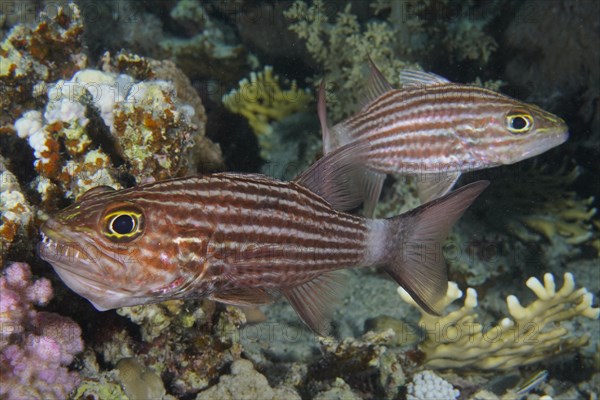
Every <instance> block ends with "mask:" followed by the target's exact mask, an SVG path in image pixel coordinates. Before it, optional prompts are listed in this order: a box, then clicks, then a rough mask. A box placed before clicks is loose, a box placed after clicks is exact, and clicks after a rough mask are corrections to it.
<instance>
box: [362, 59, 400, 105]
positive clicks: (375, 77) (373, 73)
mask: <svg viewBox="0 0 600 400" xmlns="http://www.w3.org/2000/svg"><path fill="white" fill-rule="evenodd" d="M369 70H370V74H369V79H368V80H367V92H366V93H365V98H364V99H363V102H362V104H361V108H364V107H366V106H367V105H368V104H370V103H372V102H373V101H374V100H375V99H377V98H378V97H380V96H381V95H383V94H384V93H387V92H389V91H390V90H394V88H393V87H392V85H390V83H389V82H388V81H387V79H385V76H383V74H382V73H381V71H380V70H379V68H377V65H375V63H374V62H373V60H372V59H371V57H370V56H369Z"/></svg>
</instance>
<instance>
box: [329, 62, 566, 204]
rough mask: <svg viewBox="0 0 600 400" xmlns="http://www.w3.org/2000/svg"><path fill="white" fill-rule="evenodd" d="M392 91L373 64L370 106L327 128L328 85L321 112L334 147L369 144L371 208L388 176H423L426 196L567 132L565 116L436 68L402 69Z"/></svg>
mask: <svg viewBox="0 0 600 400" xmlns="http://www.w3.org/2000/svg"><path fill="white" fill-rule="evenodd" d="M400 81H401V84H402V87H401V89H394V88H392V87H391V85H390V84H389V83H388V82H387V81H386V80H385V78H384V77H383V75H382V74H381V73H380V72H379V70H378V69H377V67H376V66H375V65H374V64H373V63H372V62H371V77H370V81H369V85H368V87H369V90H368V93H367V94H366V96H365V97H366V105H365V106H364V107H363V108H362V109H361V110H360V111H358V112H357V113H356V114H354V115H352V116H351V117H349V118H347V119H346V120H344V121H342V122H340V123H338V124H336V125H334V126H333V127H331V128H328V126H327V117H326V111H325V98H324V96H325V95H324V89H323V86H322V88H321V93H320V99H319V116H320V119H321V125H322V129H323V147H324V150H325V153H328V152H330V151H332V150H334V149H336V148H338V147H340V146H343V145H345V144H348V143H351V142H353V141H355V140H368V141H369V142H370V143H371V149H370V153H369V155H368V157H367V158H366V162H365V164H364V166H365V167H366V169H367V174H366V176H365V177H364V179H363V180H364V182H363V183H362V184H363V186H364V187H365V189H364V190H365V192H366V193H365V198H366V199H367V203H368V204H367V206H366V208H367V209H368V210H371V211H372V209H373V207H374V205H375V203H376V201H377V199H378V197H379V194H380V191H381V185H382V183H383V180H384V178H385V175H386V174H401V175H408V176H415V177H417V178H418V185H419V190H420V193H419V195H420V197H421V199H422V200H423V201H428V200H431V199H433V198H436V197H439V196H441V195H443V194H445V193H447V192H448V190H450V188H451V187H452V186H453V185H454V183H455V182H456V180H457V179H458V177H459V176H460V174H461V173H462V172H466V171H473V170H479V169H484V168H490V167H495V166H498V165H506V164H513V163H515V162H518V161H521V160H524V159H526V158H530V157H533V156H536V155H538V154H540V153H543V152H545V151H547V150H548V149H551V148H553V147H555V146H557V145H559V144H561V143H563V142H564V141H565V140H567V138H568V128H567V126H566V124H565V122H564V121H563V120H562V119H561V118H559V117H557V116H556V115H553V114H551V113H549V112H547V111H544V110H542V109H541V108H539V107H537V106H535V105H532V104H527V103H524V102H521V101H519V100H515V99H512V98H510V97H508V96H505V95H502V94H500V93H497V92H494V91H492V90H488V89H485V88H482V87H478V86H472V85H464V84H457V83H452V82H450V81H448V80H447V79H445V78H443V77H440V76H438V75H435V74H431V73H425V72H421V71H410V70H407V71H403V72H402V73H401V74H400Z"/></svg>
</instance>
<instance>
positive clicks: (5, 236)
mask: <svg viewBox="0 0 600 400" xmlns="http://www.w3.org/2000/svg"><path fill="white" fill-rule="evenodd" d="M0 215H1V220H2V223H1V224H0V248H1V249H2V254H1V255H0V258H3V257H4V255H5V254H6V252H7V251H8V250H9V248H10V247H11V246H12V243H13V242H14V241H15V240H16V238H17V237H18V236H20V237H23V238H26V237H28V236H29V234H30V232H31V230H32V228H33V227H32V222H33V217H34V213H33V208H32V207H31V204H29V201H27V199H26V197H25V195H24V194H23V191H22V189H21V187H20V185H19V182H18V181H17V178H16V177H15V176H14V174H13V173H12V172H10V171H9V170H8V169H7V166H6V164H5V160H4V158H3V157H2V156H0Z"/></svg>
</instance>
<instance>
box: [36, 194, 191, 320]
mask: <svg viewBox="0 0 600 400" xmlns="http://www.w3.org/2000/svg"><path fill="white" fill-rule="evenodd" d="M139 194H140V193H139V191H137V192H136V191H135V188H133V189H125V190H122V191H115V190H114V189H112V188H108V187H98V188H94V189H92V190H90V191H88V192H86V193H85V194H84V195H83V196H82V197H81V198H80V199H78V201H77V202H75V203H74V204H72V205H71V206H69V207H67V208H65V209H63V210H61V211H59V212H58V213H56V214H55V215H53V216H51V217H50V218H49V219H48V220H47V221H46V222H45V223H44V224H43V225H42V227H41V234H42V240H41V242H40V244H39V246H38V251H39V255H40V257H41V258H42V259H44V260H46V261H47V262H49V263H50V264H51V265H52V267H53V268H54V270H55V271H56V273H57V274H58V275H59V276H60V278H61V279H62V280H63V282H65V284H66V285H67V286H68V287H69V288H70V289H71V290H73V291H74V292H76V293H77V294H79V295H81V296H82V297H85V298H86V299H88V300H89V301H90V302H91V303H92V304H93V305H94V306H95V307H96V308H97V309H98V310H101V311H103V310H108V309H112V308H118V307H126V306H133V305H139V304H147V303H155V302H160V301H163V300H167V299H173V298H183V297H185V292H186V290H185V289H186V288H187V287H189V286H190V284H191V283H192V282H194V281H195V280H196V279H198V276H199V274H200V273H201V272H202V268H201V265H200V266H198V264H201V261H199V262H197V263H196V268H193V269H192V268H186V264H185V262H184V263H183V264H182V260H181V257H180V256H183V255H182V252H181V249H180V247H179V246H178V245H177V243H175V242H174V241H173V240H170V239H171V238H172V237H173V236H175V235H176V233H175V232H173V230H174V229H176V227H175V226H174V224H172V223H171V220H170V219H169V217H168V216H167V215H166V211H165V209H164V207H159V206H158V205H156V204H155V205H154V206H153V207H151V206H149V204H150V203H149V202H144V201H141V200H143V196H140V195H139ZM195 254H196V253H195ZM187 257H188V258H189V256H187ZM188 261H189V260H188ZM195 261H198V260H195Z"/></svg>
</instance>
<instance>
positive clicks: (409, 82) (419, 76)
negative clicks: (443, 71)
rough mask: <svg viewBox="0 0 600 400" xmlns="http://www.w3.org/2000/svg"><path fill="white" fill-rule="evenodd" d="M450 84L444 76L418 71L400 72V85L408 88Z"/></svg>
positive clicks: (407, 70)
mask: <svg viewBox="0 0 600 400" xmlns="http://www.w3.org/2000/svg"><path fill="white" fill-rule="evenodd" d="M445 83H450V81H449V80H448V79H446V78H444V77H443V76H439V75H436V74H432V73H431V72H424V71H417V70H414V69H405V70H402V71H401V72H400V84H401V85H402V87H407V86H429V85H441V84H445Z"/></svg>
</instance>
